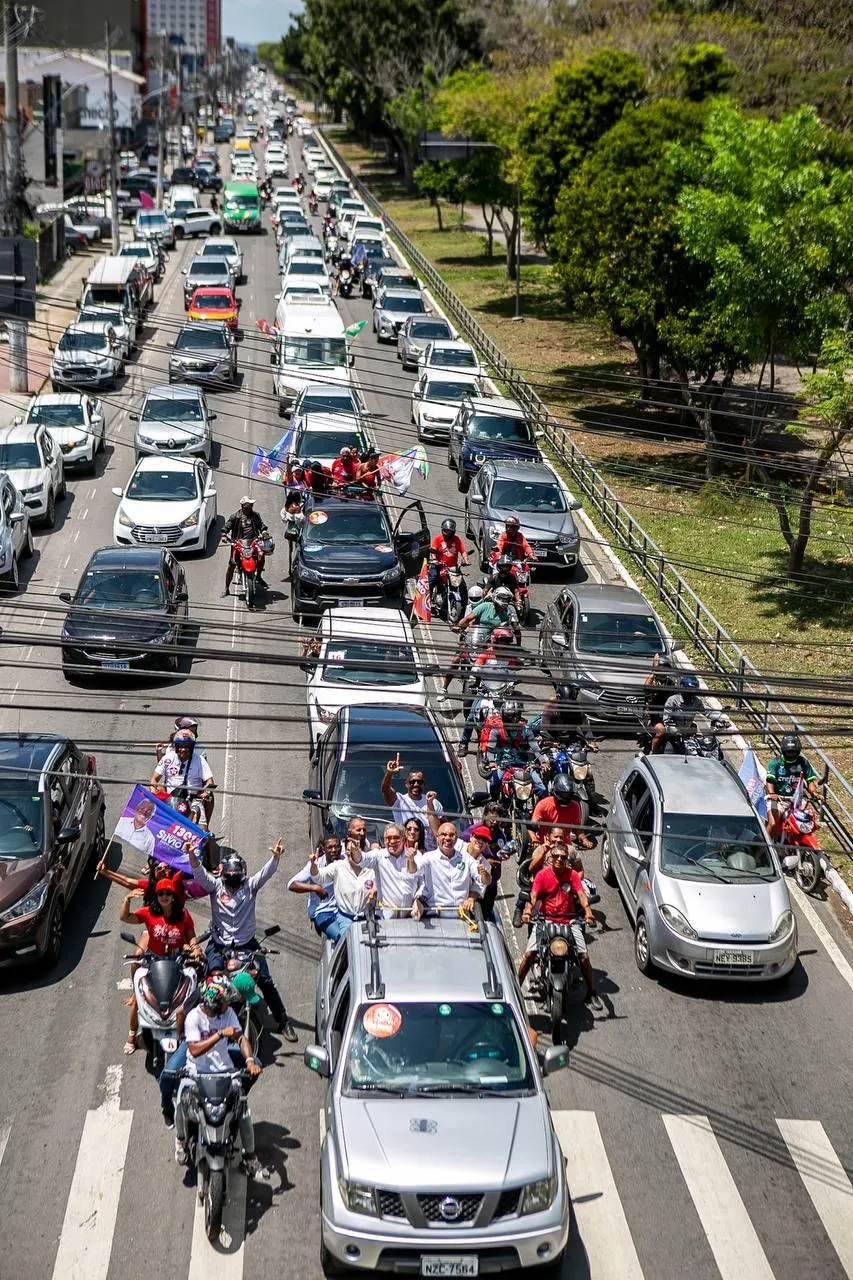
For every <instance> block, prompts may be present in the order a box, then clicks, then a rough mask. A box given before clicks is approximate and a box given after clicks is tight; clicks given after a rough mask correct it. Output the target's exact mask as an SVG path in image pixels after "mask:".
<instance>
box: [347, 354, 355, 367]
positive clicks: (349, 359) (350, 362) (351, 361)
mask: <svg viewBox="0 0 853 1280" xmlns="http://www.w3.org/2000/svg"><path fill="white" fill-rule="evenodd" d="M347 364H348V365H349V367H350V368H352V367H353V365H354V364H355V356H354V355H353V353H352V352H351V351H350V352H349V354H348V355H347Z"/></svg>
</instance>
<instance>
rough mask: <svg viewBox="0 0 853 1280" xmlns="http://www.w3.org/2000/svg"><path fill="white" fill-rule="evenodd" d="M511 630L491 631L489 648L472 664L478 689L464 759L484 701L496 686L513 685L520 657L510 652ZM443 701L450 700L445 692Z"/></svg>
mask: <svg viewBox="0 0 853 1280" xmlns="http://www.w3.org/2000/svg"><path fill="white" fill-rule="evenodd" d="M511 646H512V632H511V631H510V629H509V627H498V628H497V629H496V630H495V631H493V632H492V634H491V637H490V639H489V642H488V645H487V647H486V648H485V649H484V650H483V652H482V653H478V654H477V657H476V658H475V659H474V662H473V665H472V667H471V686H472V688H473V689H474V690H475V691H476V692H475V696H474V699H473V701H472V702H471V707H470V710H469V711H468V714H467V716H466V717H465V723H464V724H463V726H462V733H461V734H460V737H459V749H458V750H457V752H456V754H457V755H458V756H459V757H460V758H461V757H462V756H465V755H467V754H468V746H469V743H470V742H471V738H472V736H473V733H474V728H475V726H476V724H477V720H478V719H479V716H480V711H481V709H482V706H483V702H484V701H485V699H486V698H488V697H489V696H490V695H491V693H492V692H493V691H494V690H495V689H499V688H502V687H503V686H505V685H507V684H510V683H512V682H513V681H514V679H515V675H514V673H515V671H516V670H517V669H518V667H519V665H520V664H519V662H518V659H517V658H515V657H514V656H513V654H512V652H511ZM438 701H439V702H440V703H447V702H449V701H450V699H449V698H448V697H447V694H446V693H443V694H441V695H440V696H439V699H438Z"/></svg>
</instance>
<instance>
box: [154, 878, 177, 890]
mask: <svg viewBox="0 0 853 1280" xmlns="http://www.w3.org/2000/svg"><path fill="white" fill-rule="evenodd" d="M155 887H156V890H157V893H174V892H175V885H174V882H173V881H172V880H158V881H157V884H156V886H155Z"/></svg>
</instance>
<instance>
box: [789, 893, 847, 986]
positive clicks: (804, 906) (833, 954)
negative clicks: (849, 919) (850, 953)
mask: <svg viewBox="0 0 853 1280" xmlns="http://www.w3.org/2000/svg"><path fill="white" fill-rule="evenodd" d="M788 892H789V894H791V895H792V897H793V899H794V901H795V902H796V904H797V907H798V908H799V910H800V911H801V912H802V913H803V915H804V916H805V918H806V919H807V920H808V922H809V925H810V926H811V928H812V929H813V930H814V932H815V933H816V934H817V936H818V938H819V939H820V941H821V942H822V943H823V946H824V949H825V951H826V954H827V955H828V956H829V958H830V960H831V961H832V963H833V964H834V965H835V967H836V969H837V970H838V972H839V974H840V975H841V977H842V979H843V980H844V981H845V982H846V983H847V985H848V987H849V988H850V990H851V991H853V966H851V964H850V962H849V960H848V959H847V957H846V956H845V955H844V952H843V951H842V950H841V948H840V947H839V945H838V943H837V942H836V941H835V939H834V938H833V936H832V934H831V933H830V932H829V930H828V929H827V927H826V925H825V924H824V923H823V921H822V920H821V918H820V916H819V915H818V913H817V912H816V911H815V909H814V907H813V906H812V904H811V903H810V902H809V900H808V898H807V897H806V895H805V894H804V893H803V891H802V889H800V887H799V886H798V885H797V884H795V883H794V881H793V880H789V881H788Z"/></svg>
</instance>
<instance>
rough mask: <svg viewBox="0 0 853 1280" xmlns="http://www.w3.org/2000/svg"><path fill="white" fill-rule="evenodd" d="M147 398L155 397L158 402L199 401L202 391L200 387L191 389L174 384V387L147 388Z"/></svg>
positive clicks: (185, 385) (183, 384)
mask: <svg viewBox="0 0 853 1280" xmlns="http://www.w3.org/2000/svg"><path fill="white" fill-rule="evenodd" d="M149 396H156V398H157V399H158V400H201V398H202V391H201V388H200V387H191V386H188V385H187V384H186V383H180V382H178V383H176V384H175V385H174V386H173V385H171V384H169V385H168V386H159V387H149V388H148V390H147V391H146V392H145V399H146V400H147V399H148V397H149Z"/></svg>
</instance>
